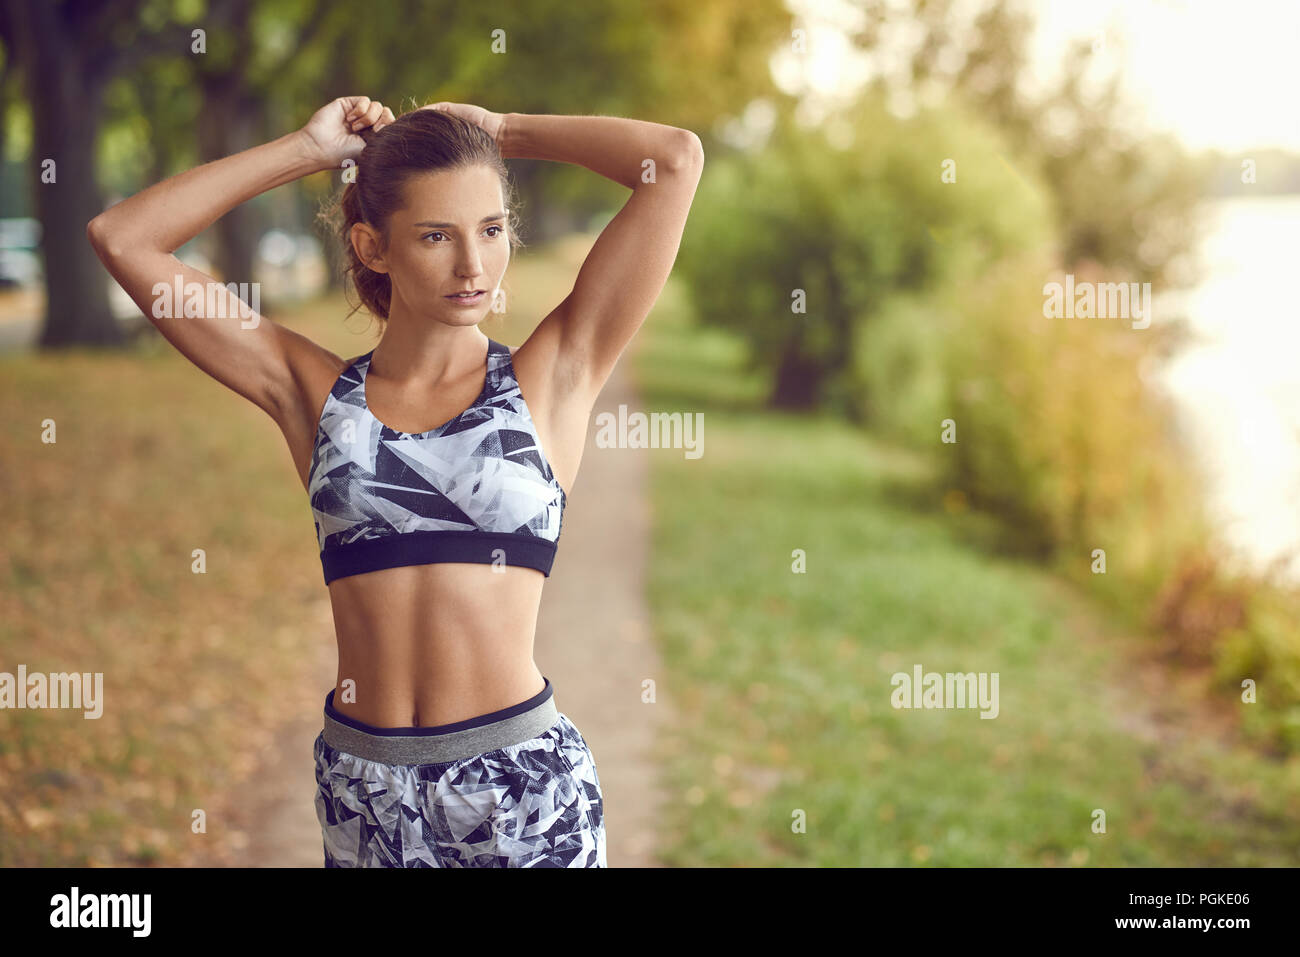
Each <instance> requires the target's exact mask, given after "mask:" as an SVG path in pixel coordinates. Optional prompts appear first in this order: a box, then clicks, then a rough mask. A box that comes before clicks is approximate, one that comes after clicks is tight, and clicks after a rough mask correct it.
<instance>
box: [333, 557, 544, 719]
mask: <svg viewBox="0 0 1300 957" xmlns="http://www.w3.org/2000/svg"><path fill="white" fill-rule="evenodd" d="M545 581H546V577H545V576H544V575H543V574H542V573H541V572H540V571H538V570H536V569H533V568H523V567H517V566H510V567H505V566H493V565H481V564H466V563H439V564H432V565H403V566H399V567H397V568H385V569H382V570H380V571H374V572H367V573H366V574H363V575H352V576H349V577H347V578H339V579H335V580H334V581H332V582H330V584H329V592H330V604H331V605H332V607H333V610H334V628H335V632H336V635H337V639H338V652H339V668H338V677H337V679H336V682H335V688H334V707H335V709H337V710H338V711H339V712H341V713H342V714H344V715H346V716H348V717H349V718H353V719H355V720H357V721H360V722H363V723H365V724H368V725H372V726H374V727H377V728H407V727H430V726H434V725H443V724H451V723H453V722H456V721H464V720H465V719H467V718H475V717H478V716H479V715H483V714H487V713H489V712H492V711H499V710H501V709H502V708H508V707H510V706H511V705H515V704H519V703H520V702H522V701H526V700H528V699H529V698H531V697H533V696H534V695H536V694H538V693H539V692H541V691H542V690H543V688H544V687H545V680H544V679H543V677H542V673H541V672H540V671H539V670H538V669H537V665H536V663H535V662H534V661H533V638H534V635H535V634H536V630H537V612H538V609H539V607H540V605H541V597H542V585H543V584H544V583H545ZM349 679H350V681H351V684H347V685H345V682H348V681H349ZM353 697H355V701H353V700H351V699H352V698H353Z"/></svg>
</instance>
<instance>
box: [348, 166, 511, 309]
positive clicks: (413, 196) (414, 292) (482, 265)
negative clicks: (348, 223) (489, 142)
mask: <svg viewBox="0 0 1300 957" xmlns="http://www.w3.org/2000/svg"><path fill="white" fill-rule="evenodd" d="M404 193H405V197H404V198H405V205H404V206H403V208H402V209H399V210H397V211H396V212H394V213H393V215H392V216H391V217H390V219H389V221H388V245H387V248H386V249H384V250H383V251H382V252H381V253H379V254H378V256H377V257H375V258H372V260H371V268H372V269H375V270H376V271H377V272H385V273H387V274H388V278H389V280H390V281H391V282H392V287H393V296H392V304H391V306H390V308H389V315H390V317H391V316H392V314H393V313H394V312H397V311H400V312H405V313H410V314H411V315H413V316H420V317H424V318H428V319H434V320H437V321H439V322H446V323H450V324H453V325H474V324H476V323H478V322H479V321H480V320H482V319H483V317H484V316H486V315H487V312H488V310H489V309H491V308H492V301H493V298H494V297H495V296H496V293H497V289H498V288H499V286H500V284H501V278H502V277H503V276H504V275H505V271H506V266H507V265H509V262H510V237H509V234H508V232H507V229H508V223H507V218H506V208H505V205H504V203H503V199H502V193H501V177H500V175H499V174H498V173H497V172H496V171H495V170H493V169H492V168H491V167H488V166H483V165H478V166H473V167H469V168H466V169H457V170H442V171H439V172H436V173H423V174H420V175H417V176H413V177H411V178H410V179H409V180H407V182H406V186H405V190H404ZM369 235H370V241H367V240H366V238H361V243H362V247H361V248H359V249H358V254H359V255H361V257H362V259H363V261H364V260H365V259H366V253H367V252H370V251H372V250H374V248H375V247H374V245H373V238H374V236H375V235H377V234H373V233H372V234H369ZM358 238H359V237H357V236H356V227H354V239H353V241H354V243H355V242H357V241H358ZM366 247H369V249H367V248H366ZM472 289H481V290H483V294H482V295H481V296H479V298H478V299H477V300H474V301H472V302H470V303H468V304H464V305H462V304H460V303H458V302H455V301H453V300H451V299H448V298H447V297H448V296H451V295H454V294H455V293H457V292H462V291H465V290H472Z"/></svg>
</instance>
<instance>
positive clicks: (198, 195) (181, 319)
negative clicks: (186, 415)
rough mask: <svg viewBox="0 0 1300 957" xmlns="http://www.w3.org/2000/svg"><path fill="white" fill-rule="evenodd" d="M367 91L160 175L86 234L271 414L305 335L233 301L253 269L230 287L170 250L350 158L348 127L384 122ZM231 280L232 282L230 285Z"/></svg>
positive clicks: (169, 322)
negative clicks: (283, 131)
mask: <svg viewBox="0 0 1300 957" xmlns="http://www.w3.org/2000/svg"><path fill="white" fill-rule="evenodd" d="M392 121H393V114H392V112H391V111H389V110H388V109H387V108H385V107H384V106H383V104H381V103H379V102H378V101H371V100H370V99H369V98H368V97H363V96H353V97H343V98H340V99H337V100H334V101H333V102H331V103H328V104H326V105H325V106H324V107H322V108H321V109H320V110H318V111H317V112H316V113H315V114H314V115H313V116H312V118H311V120H310V121H308V123H307V125H306V126H304V127H303V128H302V129H300V130H296V131H295V132H293V133H289V134H287V135H285V136H282V137H280V138H279V139H276V140H272V141H271V142H269V143H265V144H263V145H261V146H255V147H253V148H252V149H248V150H244V151H243V152H240V153H236V154H234V155H233V156H227V157H225V158H223V159H219V160H215V161H214V162H211V163H206V164H204V165H203V166H199V167H196V168H194V169H191V170H187V171H185V172H184V173H180V174H178V175H176V176H172V177H170V178H169V179H166V180H163V181H162V182H161V183H158V184H156V185H154V186H151V187H149V188H148V189H145V190H143V191H142V192H139V193H137V194H136V195H134V196H132V197H130V198H129V199H125V200H123V201H122V202H120V203H118V204H117V205H115V206H112V207H110V208H109V209H107V210H105V211H104V212H102V213H100V214H99V215H98V216H96V217H95V218H94V219H92V220H91V221H90V223H89V224H88V225H87V227H86V236H87V238H88V239H89V240H90V243H91V245H92V246H94V248H95V252H96V254H98V256H99V258H100V261H101V262H103V264H104V266H105V268H106V269H107V270H108V271H109V273H110V274H111V275H112V276H113V278H114V279H115V280H117V282H118V284H119V285H121V287H122V288H123V289H124V290H126V292H127V294H128V295H130V297H131V298H132V299H133V300H134V301H135V303H136V305H137V306H139V307H140V310H141V311H142V312H143V313H144V314H145V316H146V317H147V318H148V319H149V320H150V321H151V322H152V323H153V324H154V325H155V326H156V327H157V329H158V331H159V332H161V333H162V334H163V336H164V337H165V338H166V339H167V340H168V341H169V342H170V343H171V344H172V345H174V346H175V347H176V349H177V350H178V351H179V352H181V353H182V354H183V355H184V356H185V357H186V358H187V359H189V360H190V361H191V362H193V363H194V364H195V365H196V366H198V367H199V368H200V369H202V370H203V371H204V372H206V373H207V374H208V375H210V376H212V377H213V378H214V379H216V380H217V381H218V382H220V383H222V384H223V385H225V386H227V387H228V388H230V389H231V390H233V391H234V392H236V393H238V394H239V395H242V396H244V397H245V398H246V399H249V400H250V401H252V402H253V403H255V404H256V405H258V406H259V407H260V408H262V409H264V410H265V411H266V412H268V413H269V414H270V415H271V416H272V417H273V418H277V420H278V417H279V413H280V411H281V410H282V409H283V408H284V407H285V406H286V404H287V403H289V402H290V401H291V398H292V396H293V395H294V393H295V391H296V389H295V356H297V355H305V354H308V353H310V352H311V351H312V350H318V349H319V347H317V346H315V344H314V343H312V342H311V341H310V340H308V339H306V338H305V337H303V336H300V335H298V334H297V333H294V332H292V331H290V330H288V329H286V328H284V327H283V326H280V325H277V324H276V323H274V322H270V321H267V320H264V319H263V318H262V317H261V316H260V315H259V314H258V313H257V311H256V308H255V306H256V304H257V299H256V298H255V297H246V298H253V299H254V301H253V302H247V301H246V300H245V301H242V302H241V301H240V300H239V298H238V297H237V296H236V295H235V292H234V291H232V290H238V289H250V288H253V287H251V286H248V285H245V284H248V283H250V282H251V280H252V277H251V276H227V277H225V278H226V281H227V282H229V283H231V284H232V286H231V288H229V289H228V288H227V287H226V286H225V285H223V284H221V283H218V282H217V281H216V280H215V279H213V278H212V277H211V276H209V275H207V274H206V273H204V272H201V271H200V270H198V269H195V268H193V267H192V266H187V265H186V264H184V263H182V262H181V261H180V260H179V259H177V258H176V256H175V255H173V253H174V251H175V250H176V249H177V248H179V247H180V246H182V245H183V244H185V243H186V242H188V241H189V240H190V239H192V238H193V237H194V236H196V235H198V234H199V233H200V232H202V231H203V230H204V229H206V228H207V227H208V226H210V225H211V224H212V223H213V222H215V221H216V220H217V219H218V218H220V217H221V216H223V215H224V214H225V213H227V212H229V211H230V210H231V209H233V208H234V207H235V206H238V205H239V204H240V203H243V202H245V201H247V200H249V199H252V198H253V197H254V196H257V195H258V194H259V193H263V192H265V191H267V190H269V189H273V188H275V187H276V186H280V185H282V184H284V183H289V182H292V181H293V180H295V179H298V178H299V177H301V176H306V175H308V174H310V173H315V172H318V171H320V170H325V169H337V168H339V166H340V165H341V164H342V163H343V161H344V160H345V159H348V158H353V157H355V156H357V155H358V154H359V153H360V152H361V151H362V150H363V149H364V148H365V141H364V140H363V139H362V138H361V136H360V135H358V134H357V132H355V131H359V130H363V129H365V128H367V127H371V126H373V127H374V128H375V129H379V128H380V127H382V126H384V125H386V124H387V123H391V122H392ZM235 283H238V284H240V285H234V284H235Z"/></svg>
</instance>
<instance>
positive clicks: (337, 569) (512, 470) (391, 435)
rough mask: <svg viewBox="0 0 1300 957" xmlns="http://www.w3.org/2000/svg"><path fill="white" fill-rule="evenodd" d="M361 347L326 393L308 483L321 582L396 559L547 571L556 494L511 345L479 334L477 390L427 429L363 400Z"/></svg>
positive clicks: (557, 521)
mask: <svg viewBox="0 0 1300 957" xmlns="http://www.w3.org/2000/svg"><path fill="white" fill-rule="evenodd" d="M373 354H374V350H373V349H372V350H371V351H370V352H368V353H366V354H365V355H363V356H360V357H358V358H357V359H355V360H353V362H352V364H351V365H349V366H348V367H347V368H346V369H344V370H343V372H342V374H340V375H339V377H338V379H337V380H336V381H335V383H334V387H333V388H332V389H331V390H330V394H329V397H328V398H327V399H326V400H325V408H324V409H323V410H322V412H321V417H320V423H319V427H318V428H317V430H316V443H315V446H314V448H313V450H312V458H311V470H310V472H309V473H308V484H307V491H308V496H309V498H310V503H311V509H312V514H313V516H314V518H315V522H316V539H317V544H318V546H319V548H320V560H321V568H322V570H323V572H324V574H325V584H326V585H328V584H329V583H330V582H332V581H333V580H334V579H336V578H344V577H346V576H348V575H360V574H363V573H365V572H370V571H375V570H377V569H380V568H392V567H394V566H397V565H424V564H430V563H435V562H473V563H479V564H495V565H522V566H525V567H527V568H535V569H537V570H538V571H540V572H541V573H542V574H543V575H548V576H549V575H550V573H551V565H552V563H553V562H554V560H555V551H556V546H557V544H558V542H559V538H560V527H561V525H562V523H563V516H564V506H565V504H566V496H565V494H564V489H562V488H561V487H560V483H559V482H558V481H556V479H555V475H554V473H553V472H552V471H551V466H550V463H549V462H547V461H546V457H545V456H544V455H543V454H542V450H541V445H540V443H539V442H538V439H537V432H536V430H535V428H534V425H533V418H532V415H531V414H530V413H529V411H528V404H527V403H526V402H525V401H524V397H523V393H522V392H520V389H519V382H518V380H517V379H516V378H515V371H514V363H513V362H512V361H511V357H510V349H509V348H508V347H507V346H505V345H502V344H501V343H499V342H496V341H494V340H492V339H488V363H487V376H486V378H485V379H484V382H483V391H482V392H480V393H479V397H478V398H477V399H475V400H474V404H473V405H471V406H470V407H469V408H468V409H466V410H465V411H464V412H462V413H460V414H459V415H457V416H456V417H455V418H454V419H452V420H451V421H449V422H445V423H443V424H442V425H440V426H438V427H437V428H436V429H430V430H429V431H428V432H421V433H419V434H411V433H407V432H398V431H396V430H395V429H390V428H389V427H388V426H386V425H384V424H383V423H381V422H380V421H379V420H378V419H376V418H375V417H374V416H373V415H372V414H371V413H370V410H369V408H368V407H367V406H366V371H367V370H368V369H369V367H370V357H371V356H372V355H373Z"/></svg>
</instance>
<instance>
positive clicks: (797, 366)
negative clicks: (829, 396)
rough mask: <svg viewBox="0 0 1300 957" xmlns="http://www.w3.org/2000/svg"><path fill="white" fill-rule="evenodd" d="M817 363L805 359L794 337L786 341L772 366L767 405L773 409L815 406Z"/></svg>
mask: <svg viewBox="0 0 1300 957" xmlns="http://www.w3.org/2000/svg"><path fill="white" fill-rule="evenodd" d="M821 376H822V367H821V363H819V362H817V361H816V360H813V359H807V358H805V357H804V356H803V355H802V353H801V352H800V351H799V342H798V340H793V341H791V342H789V343H787V344H786V347H785V349H784V350H782V352H781V361H780V363H779V364H778V365H777V367H776V379H775V382H774V383H773V386H772V394H771V396H770V397H769V399H768V405H770V406H771V407H772V408H775V409H792V410H806V409H811V408H813V407H815V406H816V405H817V402H818V399H819V398H820V392H821V388H820V387H821Z"/></svg>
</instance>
